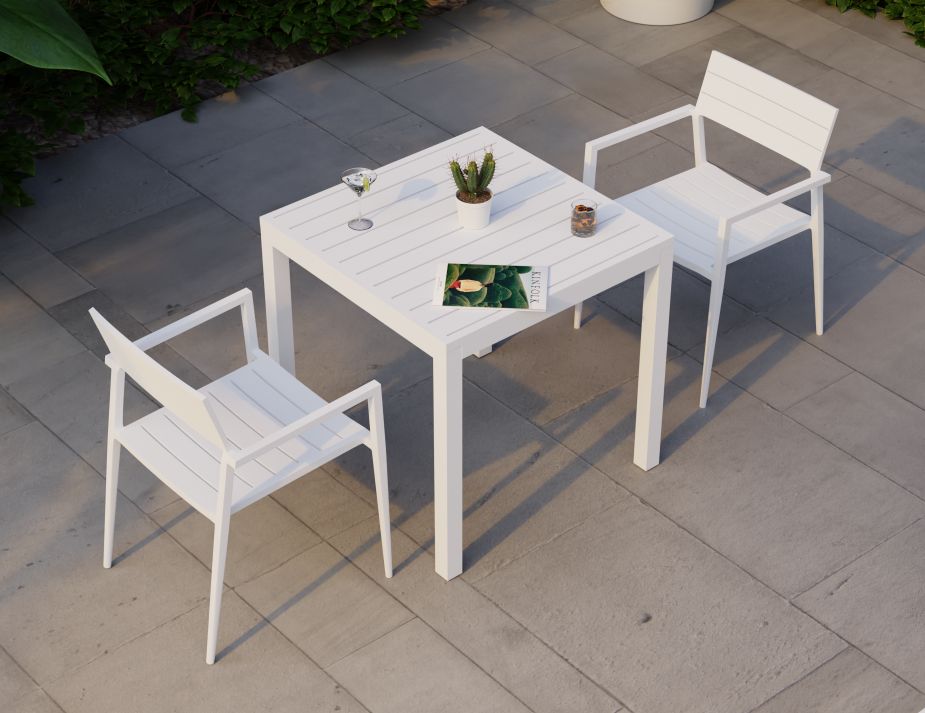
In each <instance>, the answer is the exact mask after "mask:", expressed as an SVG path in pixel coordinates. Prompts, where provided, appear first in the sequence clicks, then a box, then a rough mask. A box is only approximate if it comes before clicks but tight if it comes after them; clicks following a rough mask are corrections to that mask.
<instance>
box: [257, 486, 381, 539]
mask: <svg viewBox="0 0 925 713" xmlns="http://www.w3.org/2000/svg"><path fill="white" fill-rule="evenodd" d="M366 495H367V497H368V498H370V499H371V500H372V501H373V502H375V498H376V494H375V491H370V492H369V493H368V494H366ZM273 499H274V500H276V501H277V502H279V503H280V504H281V505H282V506H283V507H284V508H286V509H287V510H288V511H289V512H291V513H292V514H293V515H295V517H297V518H298V519H299V520H301V521H302V522H304V523H305V524H306V525H308V526H309V527H310V528H311V529H312V530H314V531H315V532H317V533H318V534H319V535H321V537H323V538H326V539H327V538H330V537H332V536H334V535H336V534H337V533H338V532H341V531H343V530H347V529H349V528H350V527H352V526H353V525H355V524H357V523H358V522H362V521H363V520H365V519H366V518H368V517H370V516H371V515H373V514H375V512H376V508H375V507H374V506H373V505H372V504H371V503H370V502H367V501H366V500H364V499H363V498H361V497H359V496H358V495H356V494H355V493H354V492H352V491H351V490H348V489H347V488H346V487H344V486H343V485H342V484H340V483H338V482H337V481H336V480H334V478H332V477H331V476H330V475H329V474H328V473H326V472H325V471H324V470H320V469H319V470H315V471H312V472H311V473H309V474H308V475H306V476H303V477H302V478H299V479H298V480H297V481H295V482H294V483H290V484H289V485H287V486H286V487H285V488H283V489H282V490H278V491H276V492H275V493H273Z"/></svg>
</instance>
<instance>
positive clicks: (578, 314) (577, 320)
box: [572, 302, 584, 329]
mask: <svg viewBox="0 0 925 713" xmlns="http://www.w3.org/2000/svg"><path fill="white" fill-rule="evenodd" d="M583 305H584V302H579V303H578V304H577V305H575V316H574V318H573V319H572V327H573V328H574V329H579V328H580V327H581V308H582V306H583Z"/></svg>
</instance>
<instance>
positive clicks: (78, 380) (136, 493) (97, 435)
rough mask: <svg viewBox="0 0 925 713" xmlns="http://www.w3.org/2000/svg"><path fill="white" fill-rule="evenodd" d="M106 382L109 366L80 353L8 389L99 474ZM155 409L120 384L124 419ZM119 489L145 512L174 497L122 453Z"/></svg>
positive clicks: (102, 456) (103, 443)
mask: <svg viewBox="0 0 925 713" xmlns="http://www.w3.org/2000/svg"><path fill="white" fill-rule="evenodd" d="M109 383H110V371H109V368H108V367H106V366H105V365H104V364H103V363H102V361H100V360H99V359H98V358H97V357H96V356H94V355H92V354H90V353H89V352H82V353H81V354H78V355H76V356H73V357H69V358H67V359H65V360H63V361H61V362H59V363H57V364H53V365H52V366H50V367H48V368H47V369H44V370H42V371H39V372H36V373H35V374H33V375H32V376H30V377H29V378H27V379H23V380H21V381H17V382H15V383H14V384H12V385H11V386H10V393H11V394H12V395H13V396H15V397H16V398H17V399H18V400H19V401H20V402H21V403H23V404H24V405H25V406H26V407H27V408H28V409H29V410H30V411H31V412H32V413H33V414H34V415H35V417H36V418H38V419H39V420H41V421H42V423H43V424H44V425H45V426H46V427H47V428H49V429H50V430H51V431H52V432H53V433H54V434H55V435H56V436H57V437H58V438H60V439H61V440H62V441H64V442H65V443H66V444H67V445H68V446H69V447H70V448H72V449H73V450H74V452H76V453H77V454H78V455H79V456H80V457H81V458H83V459H84V460H85V461H86V462H87V463H89V464H90V465H91V466H92V467H93V468H95V469H96V471H97V472H99V473H101V474H103V473H105V472H106V429H107V425H108V420H109V411H108V410H109ZM155 408H156V405H155V404H154V402H153V401H151V400H150V399H149V398H148V397H147V396H146V395H145V394H143V393H142V392H141V391H139V390H138V389H137V388H135V386H133V385H132V384H131V383H129V384H127V385H126V388H125V422H126V423H131V422H132V421H134V420H135V419H137V418H140V417H142V416H144V415H147V414H149V413H151V412H152V411H153V410H154V409H155ZM119 489H120V490H121V491H122V492H123V493H124V494H125V495H126V496H127V497H128V498H129V499H130V500H132V502H134V503H135V504H136V505H138V507H140V508H141V509H142V510H144V511H145V512H152V511H154V510H157V509H158V508H161V507H164V506H165V505H167V504H169V503H171V502H173V501H174V500H175V499H176V498H177V496H176V494H175V493H174V492H173V491H172V490H170V489H169V488H168V487H167V486H166V485H164V484H163V483H161V482H160V481H159V480H158V479H157V478H156V477H155V476H154V475H152V474H151V473H150V472H149V471H148V470H147V468H145V467H144V466H142V465H141V463H139V462H138V461H137V460H135V458H134V457H132V456H131V455H130V454H128V453H125V454H124V457H123V458H122V461H121V463H120V468H119Z"/></svg>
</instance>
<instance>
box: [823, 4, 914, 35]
mask: <svg viewBox="0 0 925 713" xmlns="http://www.w3.org/2000/svg"><path fill="white" fill-rule="evenodd" d="M826 2H827V3H828V4H829V5H834V6H835V7H837V8H838V9H839V10H841V11H842V12H848V10H858V11H860V12H863V13H864V14H865V15H867V16H868V17H873V16H874V15H876V14H877V13H878V12H880V11H883V14H884V15H886V16H887V17H888V18H890V19H891V20H902V21H903V22H904V23H905V25H906V34H908V35H912V37H914V38H915V44H917V45H919V46H920V47H925V0H826Z"/></svg>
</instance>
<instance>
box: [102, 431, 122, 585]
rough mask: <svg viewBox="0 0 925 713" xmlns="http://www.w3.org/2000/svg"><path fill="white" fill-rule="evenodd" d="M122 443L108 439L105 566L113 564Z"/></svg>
mask: <svg viewBox="0 0 925 713" xmlns="http://www.w3.org/2000/svg"><path fill="white" fill-rule="evenodd" d="M121 453H122V444H121V443H119V441H117V440H116V439H115V438H110V439H108V446H107V448H106V508H105V514H104V515H103V567H105V568H106V569H109V568H110V567H111V566H112V541H113V535H114V530H115V527H116V502H117V500H118V498H119V456H120V455H121Z"/></svg>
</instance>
